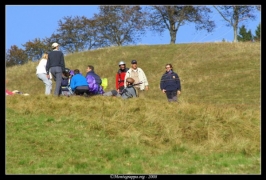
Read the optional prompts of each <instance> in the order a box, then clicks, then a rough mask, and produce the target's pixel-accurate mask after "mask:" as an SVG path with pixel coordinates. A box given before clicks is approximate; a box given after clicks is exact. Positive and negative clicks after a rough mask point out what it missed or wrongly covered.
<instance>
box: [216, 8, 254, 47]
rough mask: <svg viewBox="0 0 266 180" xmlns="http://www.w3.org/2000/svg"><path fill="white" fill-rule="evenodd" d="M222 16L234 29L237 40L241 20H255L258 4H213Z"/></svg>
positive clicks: (235, 39)
mask: <svg viewBox="0 0 266 180" xmlns="http://www.w3.org/2000/svg"><path fill="white" fill-rule="evenodd" d="M213 7H214V8H215V9H216V10H217V11H218V13H219V14H220V15H221V17H222V18H223V19H224V21H225V22H226V25H227V26H230V27H232V28H233V30H234V32H233V33H234V42H237V40H238V35H237V28H238V25H239V23H240V22H244V21H248V20H254V19H255V18H256V16H255V14H254V12H255V10H256V9H257V6H253V5H251V6H248V5H240V6H237V5H233V6H228V5H225V6H220V5H218V6H216V5H214V6H213Z"/></svg>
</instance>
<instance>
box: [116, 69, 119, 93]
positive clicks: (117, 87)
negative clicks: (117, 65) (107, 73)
mask: <svg viewBox="0 0 266 180" xmlns="http://www.w3.org/2000/svg"><path fill="white" fill-rule="evenodd" d="M118 77H119V75H118V73H116V76H115V87H116V90H118V89H119V86H118V84H119V82H118Z"/></svg>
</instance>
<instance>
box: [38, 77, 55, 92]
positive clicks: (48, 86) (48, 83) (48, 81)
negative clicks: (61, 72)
mask: <svg viewBox="0 0 266 180" xmlns="http://www.w3.org/2000/svg"><path fill="white" fill-rule="evenodd" d="M37 77H38V78H39V79H40V80H41V81H42V82H43V83H44V85H45V95H49V94H51V90H52V80H51V79H48V78H47V76H46V74H37Z"/></svg>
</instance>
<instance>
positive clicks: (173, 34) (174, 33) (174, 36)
mask: <svg viewBox="0 0 266 180" xmlns="http://www.w3.org/2000/svg"><path fill="white" fill-rule="evenodd" d="M176 32H177V31H175V30H170V37H171V40H170V44H175V41H176Z"/></svg>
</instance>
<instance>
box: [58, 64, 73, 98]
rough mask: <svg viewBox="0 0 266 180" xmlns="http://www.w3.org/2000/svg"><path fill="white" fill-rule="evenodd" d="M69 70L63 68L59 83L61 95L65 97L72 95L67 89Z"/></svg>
mask: <svg viewBox="0 0 266 180" xmlns="http://www.w3.org/2000/svg"><path fill="white" fill-rule="evenodd" d="M70 78H71V76H70V69H68V68H65V71H64V72H63V74H62V82H61V94H62V95H65V96H70V95H72V94H73V93H72V91H71V89H70V88H69V85H70Z"/></svg>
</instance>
